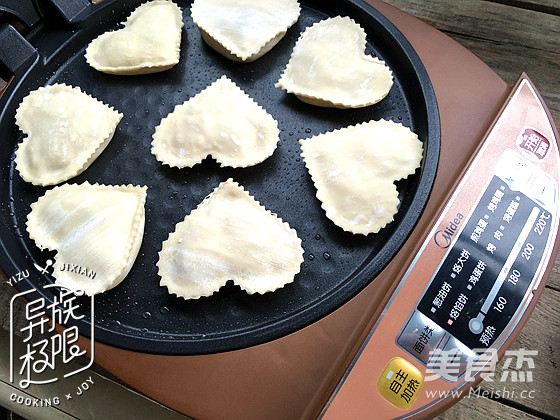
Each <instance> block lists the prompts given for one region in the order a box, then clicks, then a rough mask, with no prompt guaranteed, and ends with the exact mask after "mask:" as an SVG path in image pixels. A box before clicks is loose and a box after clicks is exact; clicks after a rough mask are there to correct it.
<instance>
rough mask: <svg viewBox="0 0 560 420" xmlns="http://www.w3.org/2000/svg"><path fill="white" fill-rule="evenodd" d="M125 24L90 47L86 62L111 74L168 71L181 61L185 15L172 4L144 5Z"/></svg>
mask: <svg viewBox="0 0 560 420" xmlns="http://www.w3.org/2000/svg"><path fill="white" fill-rule="evenodd" d="M123 25H124V28H122V29H119V30H117V31H110V32H105V33H104V34H102V35H100V36H99V37H97V38H96V39H94V40H93V41H92V42H91V43H90V44H89V45H88V47H87V50H86V61H87V62H88V64H89V65H90V66H92V67H93V68H94V69H96V70H99V71H102V72H104V73H111V74H146V73H157V72H160V71H164V70H168V69H170V68H171V67H173V66H174V65H175V64H177V63H178V62H179V55H180V50H181V30H182V28H183V14H182V12H181V9H180V8H179V6H177V5H176V4H175V3H173V2H172V1H167V0H154V1H150V2H147V3H144V4H142V5H141V6H139V7H138V8H137V9H136V10H134V12H132V14H131V15H130V16H129V17H128V19H127V20H126V21H125V22H123Z"/></svg>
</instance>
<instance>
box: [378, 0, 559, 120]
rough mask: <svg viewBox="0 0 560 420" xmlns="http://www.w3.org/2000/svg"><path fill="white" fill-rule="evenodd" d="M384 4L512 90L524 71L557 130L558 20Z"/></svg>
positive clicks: (464, 5)
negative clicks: (438, 34)
mask: <svg viewBox="0 0 560 420" xmlns="http://www.w3.org/2000/svg"><path fill="white" fill-rule="evenodd" d="M387 3H389V4H392V5H394V6H397V7H399V8H400V9H402V10H404V11H406V12H408V13H410V14H412V15H414V16H416V17H418V18H420V19H422V20H424V21H425V22H427V23H429V24H430V25H432V26H434V27H436V28H438V29H439V30H441V31H442V32H444V33H446V34H447V35H449V36H450V37H451V38H453V39H455V40H456V41H457V42H459V43H460V44H462V45H463V46H464V47H466V48H467V49H469V50H470V51H471V52H472V53H474V54H475V55H476V56H478V57H479V58H480V59H481V60H482V61H484V62H485V63H486V64H487V65H488V66H490V67H491V68H492V69H493V70H494V71H495V72H496V73H497V74H498V75H499V76H500V77H502V79H504V80H505V81H506V82H507V83H508V84H510V85H512V84H513V83H514V82H515V80H516V79H517V78H518V76H519V75H520V74H521V72H523V71H524V72H526V73H527V74H528V76H529V78H531V80H532V81H533V83H534V84H535V85H536V87H537V89H538V90H539V92H540V93H541V95H542V96H543V98H544V100H545V102H546V104H547V105H548V107H549V108H550V110H551V113H552V116H553V119H554V121H555V123H556V125H557V126H558V125H560V89H559V88H558V87H559V84H558V79H559V76H560V42H558V40H559V39H560V17H559V16H557V15H553V14H548V13H542V12H537V11H534V10H530V9H522V8H519V7H513V6H508V5H505V4H501V3H494V2H488V1H481V0H473V1H468V2H458V1H454V0H432V1H423V0H388V1H387ZM528 3H534V2H528ZM545 3H546V2H545ZM553 3H554V4H558V3H559V2H558V1H556V0H554V2H553Z"/></svg>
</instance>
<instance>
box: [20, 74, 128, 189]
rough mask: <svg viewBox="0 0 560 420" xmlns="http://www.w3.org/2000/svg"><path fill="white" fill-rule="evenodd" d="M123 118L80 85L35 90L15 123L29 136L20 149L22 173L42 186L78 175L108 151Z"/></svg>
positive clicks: (28, 180)
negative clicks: (82, 89)
mask: <svg viewBox="0 0 560 420" xmlns="http://www.w3.org/2000/svg"><path fill="white" fill-rule="evenodd" d="M122 117H123V115H122V114H121V113H120V112H117V111H115V110H114V109H113V108H111V107H109V106H108V105H105V104H104V103H102V102H100V101H98V100H97V99H95V98H93V97H91V96H90V95H88V94H87V93H84V92H82V91H81V89H80V88H79V87H72V86H67V85H65V84H55V85H50V86H45V87H41V88H39V89H37V90H35V91H32V92H31V93H29V95H27V96H26V97H25V98H24V99H23V101H22V102H21V104H20V105H19V107H18V109H17V111H16V124H17V125H18V127H19V128H20V129H21V131H23V133H24V134H27V137H26V138H24V139H23V141H22V142H21V143H20V145H19V146H18V149H17V151H16V159H15V162H16V168H17V170H18V172H19V173H20V175H21V177H22V178H23V179H24V180H25V181H27V182H30V183H32V184H34V185H43V186H44V185H55V184H58V183H60V182H63V181H66V180H68V179H70V178H73V177H75V176H77V175H79V174H80V173H82V172H83V171H84V170H86V169H87V168H88V167H89V166H90V165H91V164H92V163H93V161H94V160H95V159H97V157H98V156H99V155H100V154H101V152H103V150H105V148H106V147H107V145H108V144H109V142H110V141H111V139H112V138H113V135H114V133H115V130H116V128H117V125H118V124H119V122H120V120H121V118H122Z"/></svg>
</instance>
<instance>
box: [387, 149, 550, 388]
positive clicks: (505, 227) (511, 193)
mask: <svg viewBox="0 0 560 420" xmlns="http://www.w3.org/2000/svg"><path fill="white" fill-rule="evenodd" d="M556 193H557V192H556V182H555V181H554V179H553V178H552V177H550V176H549V175H548V174H547V173H546V172H544V171H543V170H541V169H540V168H539V167H537V166H536V165H535V164H533V163H531V162H530V161H528V160H527V159H526V158H524V157H523V156H521V155H520V154H519V153H517V152H515V151H513V150H512V149H506V150H505V152H504V153H503V155H502V156H501V158H500V160H499V163H498V165H497V166H496V168H495V171H494V174H493V176H492V177H491V179H490V180H489V182H488V184H487V186H486V188H485V189H484V190H483V192H482V194H481V195H480V196H479V199H478V200H477V201H476V204H475V205H474V206H473V208H471V209H465V210H464V211H462V212H459V213H457V215H456V217H455V219H457V220H454V221H451V222H450V224H449V228H448V229H447V230H448V231H447V232H446V230H445V229H443V230H441V231H439V232H438V233H437V234H436V235H435V236H434V241H436V242H437V241H439V244H438V245H439V246H442V247H447V248H448V251H447V253H446V255H445V257H444V258H443V260H442V262H441V264H440V265H439V267H438V269H437V271H436V272H435V273H434V275H433V277H432V278H431V280H430V282H429V284H428V286H427V288H426V290H425V292H424V294H423V296H422V297H421V299H420V301H419V302H418V303H417V305H416V307H415V309H414V311H413V312H412V313H411V315H410V317H409V318H408V321H407V322H406V323H405V325H404V327H403V328H402V330H401V332H400V334H399V335H398V336H397V344H398V345H399V346H400V347H401V348H403V349H404V350H406V351H407V352H408V353H410V354H411V355H412V356H414V357H415V358H416V359H418V360H419V361H420V362H422V363H423V364H425V365H427V366H428V367H431V368H432V370H433V367H434V366H436V365H437V364H435V363H432V366H430V361H431V360H432V359H431V358H432V357H436V356H434V351H435V350H441V351H443V352H447V351H451V352H454V354H455V356H456V357H457V358H459V359H460V361H461V363H459V364H458V366H460V367H461V368H459V369H457V370H456V371H455V372H451V376H450V375H449V369H447V370H446V374H447V377H445V378H444V379H447V380H452V381H454V380H458V378H459V377H461V375H462V374H463V373H464V371H465V367H466V363H465V361H466V360H467V359H468V358H469V357H473V356H475V355H477V354H483V353H484V352H486V351H487V350H488V349H489V348H490V347H493V348H498V347H499V343H498V342H497V340H499V339H500V338H502V336H503V333H504V331H506V329H507V327H509V326H511V324H512V322H516V321H515V314H516V313H517V311H518V309H519V307H520V305H522V304H523V302H524V301H525V297H526V295H527V293H530V290H529V287H530V286H531V284H532V283H533V280H534V278H535V276H536V274H537V271H538V268H539V266H540V264H541V262H542V260H543V256H544V251H545V248H546V246H547V243H548V238H549V234H550V230H551V226H552V223H553V215H552V211H554V210H553V209H554V207H555V205H556V203H555V197H556ZM454 230H457V232H454ZM452 238H453V239H452ZM534 287H535V288H536V285H535V286H534ZM496 344H498V345H496ZM436 353H437V352H436ZM439 354H442V353H441V352H439Z"/></svg>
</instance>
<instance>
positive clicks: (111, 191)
mask: <svg viewBox="0 0 560 420" xmlns="http://www.w3.org/2000/svg"><path fill="white" fill-rule="evenodd" d="M145 201H146V187H138V186H132V185H127V186H124V185H122V186H110V185H98V184H94V185H90V184H89V183H87V182H86V183H83V184H80V185H76V184H64V185H61V186H59V187H55V188H53V189H52V190H49V191H47V192H46V193H45V195H44V196H42V197H41V198H39V200H37V201H36V202H35V203H33V204H32V205H31V212H30V213H29V215H28V216H27V231H28V232H29V236H30V237H31V239H33V240H34V241H35V243H36V244H37V246H38V247H39V248H41V249H43V248H47V249H50V250H55V251H56V252H57V253H56V262H55V265H54V273H53V276H54V278H55V279H56V283H57V284H59V285H61V286H63V287H66V288H67V289H70V290H72V291H74V292H78V291H84V292H85V293H86V294H87V295H93V294H96V293H101V292H104V291H106V290H108V289H111V288H113V287H115V286H116V285H118V284H119V283H120V282H121V281H122V280H123V279H124V278H125V277H126V275H127V274H128V272H129V271H130V269H131V268H132V264H133V263H134V260H135V259H136V256H137V254H138V250H139V249H140V244H141V243H142V236H143V234H144V203H145Z"/></svg>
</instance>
